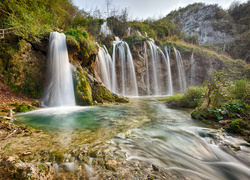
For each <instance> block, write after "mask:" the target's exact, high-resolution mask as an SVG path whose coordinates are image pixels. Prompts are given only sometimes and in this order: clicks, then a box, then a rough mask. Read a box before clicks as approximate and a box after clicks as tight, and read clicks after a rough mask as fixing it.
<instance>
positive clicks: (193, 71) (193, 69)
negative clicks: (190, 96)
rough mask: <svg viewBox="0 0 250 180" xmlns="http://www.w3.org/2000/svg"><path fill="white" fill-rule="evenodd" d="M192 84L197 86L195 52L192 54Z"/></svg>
mask: <svg viewBox="0 0 250 180" xmlns="http://www.w3.org/2000/svg"><path fill="white" fill-rule="evenodd" d="M190 61H191V86H195V68H196V63H195V61H194V54H192V55H191V60H190Z"/></svg>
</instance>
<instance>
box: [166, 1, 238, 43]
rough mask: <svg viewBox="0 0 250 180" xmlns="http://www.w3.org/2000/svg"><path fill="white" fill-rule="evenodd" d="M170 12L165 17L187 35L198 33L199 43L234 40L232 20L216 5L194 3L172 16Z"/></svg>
mask: <svg viewBox="0 0 250 180" xmlns="http://www.w3.org/2000/svg"><path fill="white" fill-rule="evenodd" d="M172 14H173V13H172ZM172 14H171V13H170V15H168V16H167V17H169V18H171V19H172V20H173V21H174V22H175V23H176V24H177V25H178V27H179V28H181V29H182V31H184V32H186V33H187V34H188V35H191V34H198V39H199V44H205V43H209V44H224V43H228V42H231V41H233V40H234V34H235V33H236V29H235V25H234V23H233V20H232V18H231V17H230V15H229V14H228V13H227V12H226V11H225V10H223V9H221V8H220V7H218V6H217V5H205V4H201V3H199V4H198V3H196V4H193V5H189V6H187V7H186V8H182V9H180V10H179V11H177V12H175V15H174V16H173V15H172ZM171 15H172V16H171Z"/></svg>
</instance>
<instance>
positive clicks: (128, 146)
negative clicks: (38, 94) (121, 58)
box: [16, 98, 250, 180]
mask: <svg viewBox="0 0 250 180" xmlns="http://www.w3.org/2000/svg"><path fill="white" fill-rule="evenodd" d="M16 118H18V119H20V120H21V123H25V124H29V125H31V126H33V127H38V128H41V129H45V130H48V131H50V132H53V133H55V132H56V133H57V134H58V135H60V134H63V133H68V132H71V133H76V132H77V133H76V134H75V137H78V138H80V139H83V136H84V138H85V139H86V138H89V141H105V140H108V139H111V141H113V142H116V143H117V144H118V146H119V147H120V149H121V150H122V151H123V152H125V153H126V157H127V160H133V159H137V160H141V161H147V162H150V163H152V164H155V165H158V166H159V167H161V168H163V169H165V170H166V171H167V172H169V173H171V174H172V175H177V176H179V177H181V176H183V177H188V178H190V179H241V180H242V179H250V148H249V144H247V142H245V141H244V140H242V139H238V138H234V137H231V136H229V135H227V134H226V133H225V132H223V131H222V130H221V129H211V128H209V127H207V126H206V125H205V124H203V123H200V122H198V121H195V120H193V119H192V118H191V116H190V112H189V111H186V110H180V109H170V108H168V107H166V106H165V105H164V104H163V102H159V101H157V100H156V98H135V99H131V103H129V104H122V105H104V106H96V107H73V108H72V107H65V108H61V109H60V108H51V109H41V110H37V111H32V112H30V113H24V114H19V115H16ZM19 123H20V122H19ZM126 132H129V136H128V137H123V136H119V135H118V136H117V134H119V133H126ZM127 134H128V133H127ZM87 135H88V136H87ZM67 136H69V134H67ZM59 137H60V136H59ZM72 137H73V136H72ZM63 143H66V142H65V141H64V142H63ZM67 143H69V144H71V145H72V144H76V143H83V142H82V141H80V140H79V141H78V140H76V138H71V139H70V142H69V141H68V142H67ZM234 147H240V150H239V151H235V150H234Z"/></svg>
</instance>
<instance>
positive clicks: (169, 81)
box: [165, 46, 174, 95]
mask: <svg viewBox="0 0 250 180" xmlns="http://www.w3.org/2000/svg"><path fill="white" fill-rule="evenodd" d="M165 53H166V58H167V68H168V87H169V95H173V94H174V90H173V82H172V73H171V64H170V58H169V55H168V48H167V46H165Z"/></svg>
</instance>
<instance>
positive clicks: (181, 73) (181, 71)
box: [174, 48, 187, 93]
mask: <svg viewBox="0 0 250 180" xmlns="http://www.w3.org/2000/svg"><path fill="white" fill-rule="evenodd" d="M174 52H175V57H176V61H177V69H178V75H179V84H180V91H181V93H184V92H185V90H186V88H187V82H186V75H185V69H184V65H183V61H182V58H181V53H180V52H179V51H178V50H176V49H175V48H174Z"/></svg>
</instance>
